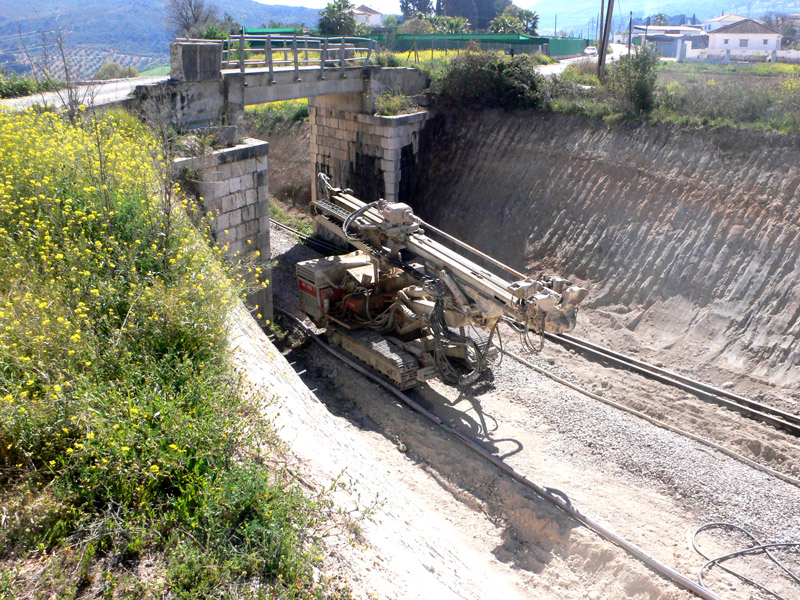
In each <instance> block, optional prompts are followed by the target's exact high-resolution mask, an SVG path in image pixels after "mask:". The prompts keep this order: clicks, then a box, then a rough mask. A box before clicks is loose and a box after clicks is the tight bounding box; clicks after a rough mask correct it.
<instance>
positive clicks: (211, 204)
mask: <svg viewBox="0 0 800 600" xmlns="http://www.w3.org/2000/svg"><path fill="white" fill-rule="evenodd" d="M268 151H269V144H268V143H267V142H262V141H260V140H255V139H250V138H245V139H244V140H242V143H240V144H238V145H236V146H233V147H231V148H225V149H222V150H217V151H215V152H213V153H211V154H208V155H205V156H198V157H192V158H181V159H178V160H176V161H175V167H176V170H177V172H178V174H179V176H181V174H182V176H183V177H184V178H185V179H186V180H187V182H188V184H189V185H190V186H192V187H193V188H194V189H195V190H196V191H197V193H198V195H199V196H200V197H202V199H203V207H202V208H203V210H204V212H205V213H206V214H208V213H211V214H212V215H213V216H214V220H213V222H212V235H213V236H214V238H215V240H216V242H217V243H218V244H219V245H220V247H223V248H226V250H225V254H226V256H227V257H228V258H230V259H231V260H233V261H236V260H239V259H241V258H254V259H255V260H256V261H257V262H258V263H259V264H260V266H262V268H263V269H264V271H263V273H262V275H261V281H262V282H263V281H266V280H268V279H269V271H268V270H267V268H266V267H267V264H268V262H269V258H270V244H269V189H268V181H267V154H268ZM256 253H260V255H257V254H256ZM248 303H249V304H250V306H251V307H253V306H256V305H258V310H256V311H255V312H256V313H260V314H261V318H260V319H258V321H259V323H260V324H261V325H262V326H266V325H267V324H268V321H271V320H272V290H271V288H269V287H267V288H264V289H261V290H259V291H257V292H255V293H253V294H251V295H249V296H248Z"/></svg>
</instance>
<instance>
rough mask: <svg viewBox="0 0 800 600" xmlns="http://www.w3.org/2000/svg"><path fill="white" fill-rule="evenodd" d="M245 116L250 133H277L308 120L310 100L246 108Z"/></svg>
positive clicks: (256, 105) (282, 101)
mask: <svg viewBox="0 0 800 600" xmlns="http://www.w3.org/2000/svg"><path fill="white" fill-rule="evenodd" d="M244 114H245V120H246V121H247V129H248V130H249V131H256V132H257V133H258V134H259V135H263V134H271V133H277V132H279V131H281V130H284V129H287V128H288V127H291V126H292V125H293V124H294V123H297V122H299V121H304V120H305V119H307V118H308V98H300V99H297V100H281V101H278V102H267V103H265V104H255V105H252V106H246V107H245V109H244Z"/></svg>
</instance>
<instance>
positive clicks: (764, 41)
mask: <svg viewBox="0 0 800 600" xmlns="http://www.w3.org/2000/svg"><path fill="white" fill-rule="evenodd" d="M761 43H762V44H764V45H765V46H766V45H767V44H769V40H761Z"/></svg>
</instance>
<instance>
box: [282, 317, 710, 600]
mask: <svg viewBox="0 0 800 600" xmlns="http://www.w3.org/2000/svg"><path fill="white" fill-rule="evenodd" d="M277 310H278V311H280V312H281V313H282V314H283V315H285V316H286V317H287V318H288V319H289V320H290V321H292V322H293V323H294V324H295V325H296V326H298V327H299V328H300V329H301V330H302V331H303V332H304V333H305V334H306V335H308V336H309V337H310V338H311V339H312V340H313V341H314V342H316V343H317V344H318V345H319V346H320V347H322V348H323V349H324V350H325V351H327V352H329V353H330V354H331V355H333V356H335V357H336V358H337V359H339V360H341V361H342V362H344V363H345V364H347V365H348V366H350V367H351V368H352V369H354V370H355V371H357V372H359V373H361V374H362V375H364V376H365V377H367V378H368V379H370V380H371V381H373V382H374V383H376V384H377V385H379V386H380V387H382V388H383V389H384V390H386V391H387V392H389V393H390V394H392V395H393V396H395V397H396V398H397V399H398V400H400V401H401V402H403V403H404V404H405V405H406V406H408V407H409V408H411V409H412V410H414V411H415V412H417V413H419V414H420V415H422V416H423V417H424V418H425V419H427V420H428V421H430V422H431V423H433V424H434V425H436V426H438V427H440V428H441V429H443V430H444V431H446V432H447V433H448V434H450V435H451V436H453V437H454V438H455V439H457V440H458V441H459V442H460V443H462V444H463V445H465V446H466V447H467V448H469V449H470V450H471V451H472V452H475V453H476V454H478V455H479V456H481V457H482V458H483V459H485V460H486V461H488V462H489V463H491V464H493V465H494V466H495V467H497V468H498V469H499V470H500V471H502V472H503V473H504V474H506V475H508V476H509V477H511V478H512V479H513V480H514V481H516V482H517V483H519V484H521V485H522V486H524V487H525V488H527V489H529V490H531V491H533V492H534V493H536V494H537V495H539V496H540V497H542V498H544V499H545V500H547V501H548V502H550V503H552V504H554V505H555V506H557V507H558V508H560V509H561V510H563V511H564V512H566V513H567V514H569V515H570V516H571V517H573V518H574V519H575V520H577V521H578V522H580V523H582V524H583V525H585V526H586V527H588V528H589V529H590V530H592V531H594V532H595V533H596V534H598V535H599V536H600V537H602V538H603V539H605V540H607V541H609V542H611V543H613V544H615V545H616V546H618V547H619V548H621V549H622V550H623V551H625V552H626V553H627V554H629V555H630V556H632V557H634V558H636V559H638V560H640V561H641V562H643V563H644V564H645V565H647V566H648V567H649V568H650V569H652V570H653V571H655V572H656V573H658V574H659V575H661V576H662V577H665V578H666V579H668V580H670V581H672V582H673V583H675V584H676V585H678V586H679V587H681V588H683V589H685V590H688V591H690V592H692V593H693V594H695V595H696V596H698V597H699V598H703V600H720V598H719V596H717V595H716V594H714V593H713V592H712V591H710V590H709V589H708V588H706V587H705V586H703V585H701V584H698V583H696V582H694V581H693V580H691V579H689V578H688V577H686V576H685V575H683V574H682V573H680V572H678V571H677V570H675V569H673V568H672V567H670V566H668V565H666V564H664V563H663V562H661V561H659V560H658V559H657V558H655V557H654V556H653V555H651V554H649V553H648V552H646V551H645V550H643V549H642V548H639V547H638V546H637V545H636V544H634V543H633V542H631V541H629V540H627V539H625V538H623V537H622V536H620V535H618V534H616V533H615V532H614V531H612V530H611V529H609V528H608V527H606V526H605V525H603V524H602V523H600V522H599V521H597V520H596V519H594V518H592V517H590V516H588V515H587V514H585V513H583V512H582V511H581V510H580V509H579V508H577V507H576V506H575V505H574V504H572V502H570V500H569V499H568V496H566V495H565V494H564V492H561V491H556V490H552V489H551V488H549V487H547V486H545V485H542V484H540V483H537V482H535V481H533V480H532V479H530V478H529V477H527V476H526V475H524V474H522V473H520V472H519V471H517V470H515V469H514V468H513V467H512V466H510V465H509V464H507V463H506V462H505V461H504V460H503V459H501V458H500V457H498V456H495V455H494V454H492V453H491V452H489V451H487V450H486V449H485V448H484V447H483V446H482V445H481V443H480V442H479V441H478V440H476V439H473V438H472V437H470V436H469V435H467V434H465V433H464V432H462V431H460V430H459V429H457V428H455V427H453V426H451V425H449V424H447V423H446V422H445V421H444V420H442V419H441V418H440V417H439V416H437V415H436V414H434V413H433V412H431V411H429V410H428V409H426V408H425V407H424V406H422V405H421V404H420V403H419V402H417V401H416V400H414V399H413V398H412V397H411V396H409V395H408V394H406V393H404V392H402V391H401V390H399V389H398V388H396V387H395V386H394V385H392V384H391V383H389V382H387V381H386V380H384V379H382V378H381V377H379V376H378V375H376V374H375V373H373V372H372V371H370V370H369V369H367V368H366V367H364V366H363V365H361V364H360V363H358V362H356V360H355V359H353V358H351V357H350V356H348V355H345V354H344V353H342V352H340V351H339V350H338V349H336V348H333V347H332V346H330V345H328V344H327V343H325V342H324V341H323V340H322V339H321V338H320V336H318V335H317V334H316V333H314V332H313V331H312V330H311V329H310V328H309V327H308V326H307V325H306V324H305V323H303V322H302V321H301V320H300V319H298V318H297V317H295V316H294V315H293V314H291V313H290V312H288V311H285V310H282V309H280V308H278V309H277Z"/></svg>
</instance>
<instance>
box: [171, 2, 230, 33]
mask: <svg viewBox="0 0 800 600" xmlns="http://www.w3.org/2000/svg"><path fill="white" fill-rule="evenodd" d="M218 14H219V10H218V9H217V7H216V6H215V5H214V4H206V1H205V0H168V2H167V23H169V25H170V27H171V28H172V29H173V31H175V34H176V35H178V36H183V37H189V36H190V35H193V34H199V33H200V31H202V30H204V29H205V28H206V27H207V25H208V24H209V23H210V22H211V21H214V20H216V19H217V15H218Z"/></svg>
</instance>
